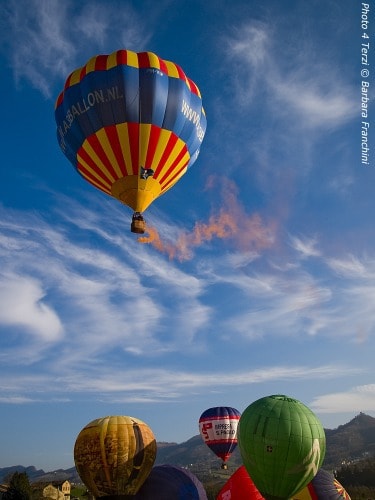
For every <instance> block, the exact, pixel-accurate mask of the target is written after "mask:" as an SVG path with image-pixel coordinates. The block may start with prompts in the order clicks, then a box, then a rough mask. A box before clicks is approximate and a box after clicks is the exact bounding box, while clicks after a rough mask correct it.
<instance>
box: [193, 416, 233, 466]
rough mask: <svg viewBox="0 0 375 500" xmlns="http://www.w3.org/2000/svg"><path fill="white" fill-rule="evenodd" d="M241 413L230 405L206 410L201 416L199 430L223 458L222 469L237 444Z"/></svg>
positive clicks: (204, 439) (212, 448)
mask: <svg viewBox="0 0 375 500" xmlns="http://www.w3.org/2000/svg"><path fill="white" fill-rule="evenodd" d="M240 417H241V413H240V412H239V411H238V410H236V409H235V408H231V407H229V406H216V407H213V408H208V409H207V410H205V411H204V412H203V413H202V415H201V416H200V418H199V432H200V434H201V436H202V439H203V441H204V442H205V443H206V445H207V446H208V447H209V448H210V449H211V450H212V451H213V452H214V453H215V455H217V456H218V457H219V458H221V459H222V461H223V463H222V465H221V468H222V469H227V465H226V463H225V462H226V461H227V460H228V459H229V457H230V456H231V454H232V452H233V451H234V449H235V448H236V446H237V425H238V422H239V420H240Z"/></svg>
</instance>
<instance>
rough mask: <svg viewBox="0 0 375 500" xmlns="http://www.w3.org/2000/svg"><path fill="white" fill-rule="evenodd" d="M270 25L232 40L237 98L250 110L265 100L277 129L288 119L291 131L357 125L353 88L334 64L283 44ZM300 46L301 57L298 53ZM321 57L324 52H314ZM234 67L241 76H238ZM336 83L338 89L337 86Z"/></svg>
mask: <svg viewBox="0 0 375 500" xmlns="http://www.w3.org/2000/svg"><path fill="white" fill-rule="evenodd" d="M281 36H283V33H280V32H278V31H277V30H275V27H271V26H270V25H269V24H262V23H259V22H254V21H251V22H247V23H244V24H243V25H242V26H241V27H240V28H236V30H234V31H233V33H232V36H231V37H228V36H226V39H225V40H226V47H227V48H226V54H227V58H228V62H229V64H230V66H229V68H230V75H231V77H232V78H233V79H234V84H235V88H236V91H237V94H236V98H237V100H238V101H240V102H241V104H242V105H244V104H246V103H247V104H251V103H252V101H253V99H255V97H258V96H262V102H263V104H264V109H265V110H268V112H271V116H272V123H274V122H275V119H278V118H279V119H282V120H283V122H284V123H285V125H286V126H288V128H291V129H295V130H299V131H301V130H303V131H305V130H309V131H310V132H311V131H312V130H315V131H318V130H320V131H322V130H326V129H331V128H334V127H338V126H341V125H343V124H345V123H347V122H348V121H349V120H351V119H353V118H354V117H355V116H356V114H357V107H356V105H355V102H354V101H353V91H354V89H353V88H352V87H351V86H350V85H348V84H347V83H346V82H345V80H344V78H343V77H341V78H340V75H339V74H337V71H336V70H335V69H334V67H333V66H332V64H331V61H330V60H326V62H324V59H323V58H321V59H320V61H319V62H315V61H316V60H317V58H316V57H315V58H314V57H312V54H309V52H308V49H307V46H308V44H301V41H300V40H299V41H298V42H297V41H295V40H294V39H293V36H292V37H288V41H286V40H285V37H284V38H283V40H284V43H283V49H282V52H281V51H280V47H279V45H278V38H279V37H281ZM296 43H298V46H299V47H300V50H299V51H296V50H295V44H296ZM309 50H310V51H311V52H312V51H313V50H314V51H315V52H316V51H320V50H321V47H314V48H311V47H310V49H309ZM232 67H234V68H235V71H232V69H231V68H232ZM332 82H334V85H332Z"/></svg>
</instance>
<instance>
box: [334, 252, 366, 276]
mask: <svg viewBox="0 0 375 500" xmlns="http://www.w3.org/2000/svg"><path fill="white" fill-rule="evenodd" d="M327 264H328V265H329V266H330V267H331V268H332V269H333V270H334V271H335V272H336V273H337V274H338V275H340V276H343V277H344V278H365V277H366V276H367V277H368V269H367V268H366V266H365V265H364V264H363V263H362V262H361V261H360V260H359V259H358V258H357V257H355V256H354V255H349V256H348V257H347V258H346V259H343V258H340V259H339V258H330V259H327ZM371 274H372V276H373V272H372V273H371Z"/></svg>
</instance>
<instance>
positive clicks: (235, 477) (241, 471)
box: [216, 465, 263, 500]
mask: <svg viewBox="0 0 375 500" xmlns="http://www.w3.org/2000/svg"><path fill="white" fill-rule="evenodd" d="M245 499H246V500H263V497H262V495H261V494H260V493H259V491H258V488H257V487H256V486H255V484H254V483H253V481H252V480H251V478H250V476H249V474H248V473H247V470H246V468H245V466H244V465H241V467H238V469H237V470H236V472H234V473H233V474H232V475H231V476H230V478H229V479H228V481H227V482H226V483H225V484H224V486H223V487H222V488H221V490H220V491H219V494H218V496H217V498H216V500H245Z"/></svg>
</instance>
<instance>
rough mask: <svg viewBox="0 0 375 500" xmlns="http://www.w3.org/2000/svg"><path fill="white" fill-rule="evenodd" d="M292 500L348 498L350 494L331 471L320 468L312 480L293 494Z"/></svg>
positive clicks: (337, 499) (345, 499) (336, 499)
mask: <svg viewBox="0 0 375 500" xmlns="http://www.w3.org/2000/svg"><path fill="white" fill-rule="evenodd" d="M293 500H350V496H349V494H348V492H347V491H346V490H345V488H344V487H343V486H342V485H341V484H340V483H339V482H338V481H337V479H335V477H334V475H333V474H332V472H328V471H326V470H324V469H320V470H319V471H318V473H317V474H316V476H315V477H314V478H313V480H312V481H311V482H310V483H309V484H308V485H307V486H306V487H305V488H303V490H302V491H300V492H298V493H296V494H295V495H294V496H293Z"/></svg>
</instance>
